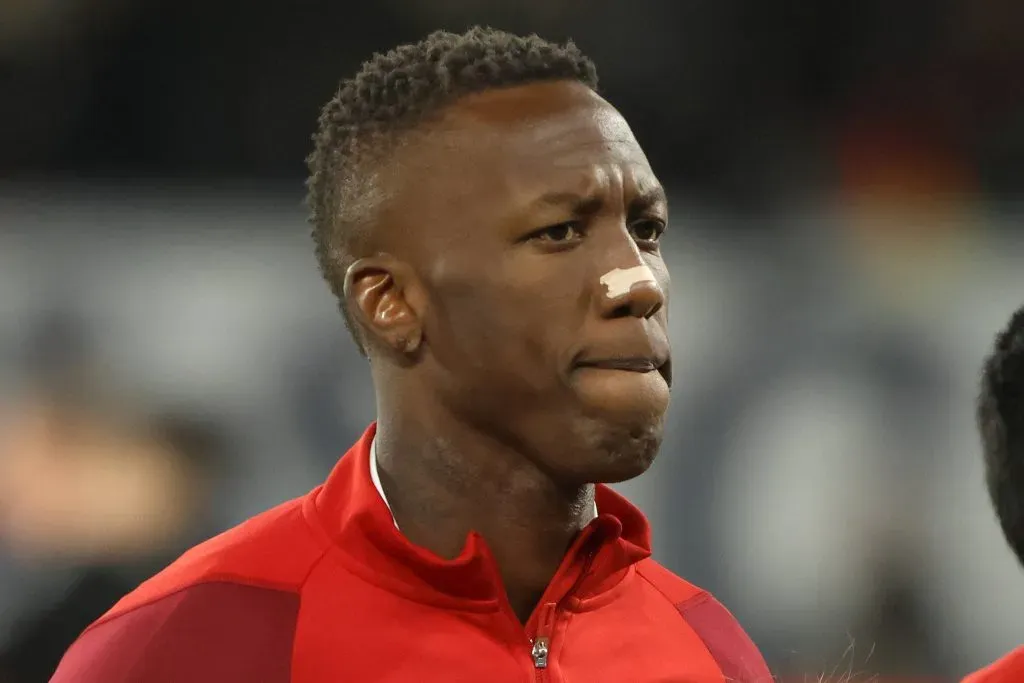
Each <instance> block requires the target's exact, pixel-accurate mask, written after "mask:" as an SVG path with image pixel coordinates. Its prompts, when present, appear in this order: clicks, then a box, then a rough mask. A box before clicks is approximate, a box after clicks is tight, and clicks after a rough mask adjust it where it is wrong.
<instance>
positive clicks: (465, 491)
mask: <svg viewBox="0 0 1024 683" xmlns="http://www.w3.org/2000/svg"><path fill="white" fill-rule="evenodd" d="M381 407H382V408H383V406H381ZM398 415H401V418H400V419H399V418H398V417H397V416H398ZM409 417H410V415H409V414H408V413H402V412H395V413H389V412H388V411H386V410H381V411H380V417H379V419H378V423H377V440H376V450H377V462H378V467H379V473H380V479H381V486H382V488H383V489H384V492H385V494H386V495H387V498H388V502H389V503H390V505H391V511H392V514H394V516H395V521H396V522H397V523H398V526H399V528H400V529H401V530H402V533H403V534H404V535H405V536H406V538H408V539H409V540H410V541H411V542H412V543H414V544H416V545H419V546H421V547H423V548H426V549H427V550H430V551H432V552H433V553H435V554H437V555H439V556H440V557H444V558H447V559H451V558H454V557H456V556H457V555H458V554H459V552H460V551H461V550H462V548H463V546H464V544H465V541H466V536H467V535H468V534H469V533H470V532H471V531H476V532H477V533H478V534H480V535H481V536H482V537H483V538H484V540H485V541H486V542H487V546H488V548H489V549H490V551H491V553H492V554H493V555H494V559H495V561H496V562H497V564H498V568H499V571H500V573H501V577H502V582H503V584H504V586H505V590H506V592H507V594H508V599H509V602H510V603H511V605H512V608H513V610H514V611H515V612H516V614H517V616H519V618H520V620H521V621H523V622H524V623H525V621H526V620H527V619H528V617H529V615H530V614H531V613H532V611H533V608H534V607H535V606H536V604H537V602H538V601H539V600H540V597H541V595H542V593H543V592H544V589H545V588H546V587H547V585H548V583H549V582H550V581H551V578H552V577H553V576H554V574H555V572H556V570H557V569H558V566H559V564H560V563H561V562H562V560H563V558H564V556H565V553H566V550H567V549H568V547H569V545H570V544H571V543H572V541H573V539H574V538H575V536H576V535H577V534H578V533H579V531H580V530H581V529H582V528H583V527H584V526H586V525H587V523H589V522H590V520H591V518H592V516H593V501H594V487H593V486H592V485H585V486H579V487H570V488H566V487H562V486H559V485H557V484H556V483H555V482H554V481H553V480H552V479H551V477H550V476H549V475H547V474H545V473H544V472H543V471H542V470H540V469H539V468H538V467H537V466H536V465H534V464H533V462H532V461H531V460H530V459H529V458H527V457H526V456H525V455H523V454H522V453H520V452H517V451H516V450H515V449H514V448H512V447H510V446H509V445H507V444H504V443H502V442H501V441H500V440H498V439H496V438H494V437H493V436H488V435H487V434H484V433H481V432H480V431H479V430H476V429H474V428H472V427H470V426H467V425H465V424H462V423H458V422H457V421H454V420H445V419H443V418H439V416H437V415H432V416H430V419H429V420H414V419H409Z"/></svg>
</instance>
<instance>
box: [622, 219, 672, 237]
mask: <svg viewBox="0 0 1024 683" xmlns="http://www.w3.org/2000/svg"><path fill="white" fill-rule="evenodd" d="M629 231H630V233H632V235H633V238H634V239H636V240H637V241H638V242H651V243H653V242H657V241H658V240H659V239H661V236H662V234H663V233H664V232H665V224H664V223H663V222H662V221H660V220H657V219H654V218H646V219H643V220H639V221H636V222H635V223H633V224H632V225H630V226H629Z"/></svg>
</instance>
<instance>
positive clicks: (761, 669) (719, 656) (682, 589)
mask: <svg viewBox="0 0 1024 683" xmlns="http://www.w3.org/2000/svg"><path fill="white" fill-rule="evenodd" d="M637 573H638V574H639V575H640V577H641V578H642V579H643V580H645V581H647V583H649V584H650V585H651V586H652V587H653V588H654V589H655V590H657V591H658V592H659V593H661V594H662V596H664V597H665V599H666V600H668V601H669V602H671V603H672V604H673V605H674V606H675V608H676V610H677V611H678V612H679V616H680V617H682V619H683V621H684V622H686V625H687V626H689V627H690V629H692V630H693V631H694V632H695V633H696V634H697V635H698V636H699V637H700V639H701V640H702V641H703V642H704V645H705V646H706V647H707V649H708V652H710V653H711V656H712V657H713V658H714V659H715V661H716V662H717V663H718V666H719V668H720V669H721V670H722V674H723V675H724V676H725V678H726V680H729V681H736V682H737V683H771V682H772V681H773V680H774V678H773V677H772V675H771V672H770V671H769V669H768V665H767V664H766V663H765V661H764V657H762V656H761V652H760V650H758V649H757V646H756V645H755V644H754V641H752V640H751V639H750V636H748V635H747V633H746V631H744V630H743V627H742V626H740V624H739V622H738V621H736V618H735V617H734V616H733V615H732V613H731V612H729V610H728V609H726V608H725V606H724V605H723V604H722V603H720V602H719V601H718V600H716V599H715V597H714V596H713V595H711V593H708V592H707V591H705V590H703V589H701V588H699V587H698V586H695V585H693V584H692V583H690V582H689V581H686V580H685V579H683V578H681V577H679V576H676V575H675V574H673V573H672V572H670V571H669V570H668V569H666V568H664V567H663V566H661V565H660V564H658V563H657V562H655V561H654V560H651V559H647V560H644V561H642V562H640V563H638V564H637Z"/></svg>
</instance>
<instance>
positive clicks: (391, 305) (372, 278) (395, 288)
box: [345, 256, 423, 355]
mask: <svg viewBox="0 0 1024 683" xmlns="http://www.w3.org/2000/svg"><path fill="white" fill-rule="evenodd" d="M412 286H414V276H413V274H412V273H411V271H409V269H408V267H407V266H405V265H404V264H402V263H401V262H399V261H396V260H395V259H393V258H391V257H388V256H379V257H370V258H364V259H359V260H357V261H356V262H355V263H353V264H352V265H351V266H349V268H348V270H347V271H346V272H345V299H346V303H347V305H348V310H349V311H350V313H351V314H352V316H353V317H354V318H356V320H357V321H358V323H359V324H360V325H361V326H362V327H363V328H364V331H365V334H366V335H367V337H368V340H369V339H374V340H376V343H377V345H379V346H381V345H382V346H384V347H385V348H388V349H390V350H392V351H394V352H396V353H399V354H403V355H412V354H414V353H416V351H418V350H419V348H420V345H421V344H422V342H423V327H422V324H421V318H420V311H418V310H417V309H416V307H415V305H414V304H413V301H412V300H411V299H412V298H414V297H410V296H409V294H410V291H409V290H410V288H411V287H412Z"/></svg>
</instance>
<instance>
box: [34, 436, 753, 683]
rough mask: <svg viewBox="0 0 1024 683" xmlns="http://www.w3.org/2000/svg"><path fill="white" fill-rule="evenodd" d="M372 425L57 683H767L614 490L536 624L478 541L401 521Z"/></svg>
mask: <svg viewBox="0 0 1024 683" xmlns="http://www.w3.org/2000/svg"><path fill="white" fill-rule="evenodd" d="M374 431H375V427H373V426H371V427H370V429H369V430H367V432H366V434H365V435H364V436H363V438H362V439H361V440H360V441H359V442H358V443H357V444H356V445H355V446H354V447H353V448H352V449H351V450H350V451H349V452H348V453H347V454H346V455H345V456H344V457H343V458H341V460H340V461H339V462H338V465H337V466H336V467H335V469H334V471H333V472H332V473H331V475H330V477H329V478H328V480H327V482H326V483H325V484H324V485H323V486H320V487H318V488H316V489H314V490H313V491H312V492H310V493H309V494H307V495H306V496H303V497H302V498H299V499H296V500H293V501H290V502H287V503H284V504H282V505H280V506H278V507H276V508H274V509H272V510H269V511H268V512H265V513H263V514H261V515H258V516H257V517H254V518H252V519H250V520H248V521H247V522H245V523H243V524H241V525H240V526H238V527H236V528H234V529H232V530H229V531H227V532H226V533H224V534H221V535H220V536H217V537H215V538H213V539H211V540H209V541H207V542H205V543H203V544H201V545H199V546H197V547H195V548H193V549H192V550H190V551H188V552H186V553H185V554H184V555H183V556H182V557H181V558H180V559H178V560H177V561H175V562H174V563H173V564H172V565H171V566H170V567H168V568H167V569H165V570H164V571H163V572H161V573H159V574H157V575H156V576H155V577H153V578H152V579H150V580H149V581H147V582H145V583H143V584H142V585H141V586H140V587H139V588H137V589H136V590H135V591H133V592H132V593H130V594H129V595H128V596H126V597H125V598H124V599H122V600H121V601H120V602H119V603H118V604H117V605H115V606H114V607H113V608H112V609H111V610H110V611H109V612H108V613H107V614H106V615H104V616H103V617H102V618H100V619H99V620H98V621H97V622H96V623H94V624H93V625H92V626H90V627H89V628H88V629H86V631H85V632H84V633H83V634H82V635H81V636H80V637H79V639H78V640H77V641H76V642H75V644H74V645H72V647H71V648H70V649H69V650H68V652H67V653H66V654H65V656H64V659H63V661H62V662H61V664H60V666H59V667H58V669H57V672H56V673H55V674H54V677H53V679H51V680H52V683H243V682H244V683H342V682H345V683H347V682H350V681H358V682H362V681H366V682H368V683H369V682H374V683H376V682H384V681H387V682H389V683H410V682H412V683H432V682H434V681H438V682H441V681H444V682H445V683H455V682H461V681H465V682H466V683H504V682H506V681H509V682H512V681H515V682H517V683H525V682H527V681H530V682H533V683H536V682H538V681H550V682H552V683H553V682H555V681H571V682H572V683H600V682H603V681H607V682H609V683H648V682H649V683H654V682H655V681H657V682H658V683H669V682H677V683H683V682H686V683H725V682H726V681H728V682H729V683H770V681H771V676H770V674H769V672H768V669H767V667H766V666H765V663H764V660H763V659H762V657H761V655H760V654H759V653H758V651H757V649H756V648H755V646H754V644H753V643H752V642H751V641H750V639H749V638H748V637H747V635H746V634H745V633H744V632H743V630H742V629H741V628H740V626H739V625H738V624H737V623H736V621H735V620H734V619H733V617H732V616H731V615H730V614H729V612H728V611H727V610H726V609H725V608H724V607H723V606H722V605H721V604H720V603H718V602H717V601H716V600H715V599H714V598H713V597H711V596H710V595H709V594H708V593H705V592H703V591H701V590H700V589H698V588H696V587H694V586H692V585H690V584H689V583H687V582H686V581H683V580H682V579H680V578H678V577H676V576H675V575H673V574H672V573H670V572H669V571H668V570H666V569H664V568H663V567H661V566H660V565H658V564H657V563H656V562H654V561H653V560H651V559H650V558H649V555H650V532H649V529H648V526H647V522H646V520H645V519H644V517H643V515H642V514H641V513H640V511H639V510H637V509H636V508H635V507H633V506H632V505H630V504H629V503H628V502H627V501H626V500H625V499H624V498H622V497H620V496H619V495H617V494H616V493H614V492H613V491H612V490H611V489H609V488H607V487H603V486H602V487H599V488H598V491H597V506H598V509H599V510H600V513H601V514H600V516H599V517H598V518H597V519H595V520H594V521H593V522H592V523H591V524H590V525H589V526H587V527H586V529H584V531H583V532H582V533H581V534H580V535H579V537H578V538H577V540H576V541H575V542H574V544H573V545H572V547H571V548H570V550H569V552H568V553H567V555H566V557H565V560H564V561H563V563H562V566H561V568H560V569H559V570H558V572H557V574H556V575H555V577H554V578H553V579H552V581H551V584H550V585H549V586H548V589H547V591H546V592H545V594H544V596H543V598H542V599H541V602H540V605H539V606H538V607H537V609H536V610H535V612H534V614H533V615H532V616H531V617H530V619H529V621H528V622H527V624H526V625H525V627H524V626H523V625H522V624H521V623H520V622H519V621H518V620H517V619H516V617H515V615H514V614H513V613H512V610H511V607H510V606H509V604H508V601H507V599H506V598H505V593H504V589H503V588H502V585H501V580H500V578H499V575H498V570H497V567H496V566H495V563H494V560H493V558H492V556H491V554H490V553H489V552H488V549H487V546H486V545H485V543H484V542H483V540H482V539H481V538H480V537H479V536H478V535H476V534H470V536H469V537H468V539H467V542H466V545H465V548H464V549H463V551H462V554H461V555H459V557H457V558H456V559H454V560H443V559H441V558H439V557H437V556H435V555H433V554H432V553H429V552H427V551H426V550H424V549H422V548H419V547H417V546H414V545H412V544H411V543H409V542H408V541H407V540H406V539H405V537H403V536H402V534H401V532H400V531H398V529H396V528H395V525H394V523H393V519H392V517H391V513H390V511H389V509H388V507H387V505H386V503H385V501H384V500H383V499H382V498H381V497H380V495H379V494H378V493H377V490H376V488H375V487H374V484H373V482H372V480H371V476H370V462H369V460H370V458H369V454H370V444H371V443H372V439H373V435H374Z"/></svg>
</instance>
